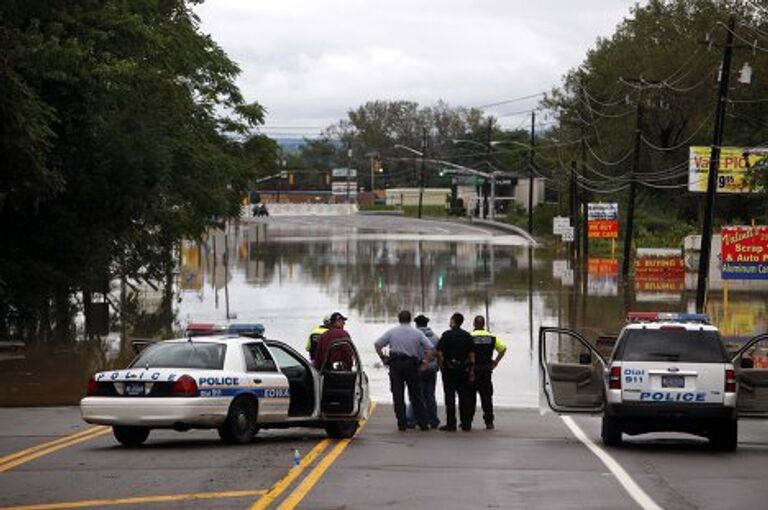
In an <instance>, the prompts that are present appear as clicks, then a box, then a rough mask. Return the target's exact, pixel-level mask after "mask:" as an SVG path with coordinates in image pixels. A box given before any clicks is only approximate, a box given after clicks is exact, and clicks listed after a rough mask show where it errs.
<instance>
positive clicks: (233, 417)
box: [219, 397, 258, 444]
mask: <svg viewBox="0 0 768 510" xmlns="http://www.w3.org/2000/svg"><path fill="white" fill-rule="evenodd" d="M257 431H258V429H257V428H256V407H255V406H254V405H253V404H252V403H251V402H250V401H249V400H248V399H247V398H243V397H240V398H236V399H235V400H234V401H233V402H232V404H230V406H229V413H227V419H226V420H225V421H224V424H223V425H222V426H221V427H219V437H220V438H221V440H222V442H224V443H225V444H244V443H250V442H251V441H252V440H253V436H254V435H256V432H257Z"/></svg>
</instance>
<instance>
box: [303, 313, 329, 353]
mask: <svg viewBox="0 0 768 510" xmlns="http://www.w3.org/2000/svg"><path fill="white" fill-rule="evenodd" d="M330 326H331V317H330V316H328V315H326V316H325V317H323V323H322V324H320V325H319V326H316V327H315V328H314V329H313V330H312V331H310V333H309V337H307V345H306V346H305V349H306V350H307V352H308V353H309V359H311V360H312V361H315V354H316V353H317V341H318V340H320V337H321V336H323V333H325V332H326V331H328V329H329V328H330Z"/></svg>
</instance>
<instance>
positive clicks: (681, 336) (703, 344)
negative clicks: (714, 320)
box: [615, 329, 728, 363]
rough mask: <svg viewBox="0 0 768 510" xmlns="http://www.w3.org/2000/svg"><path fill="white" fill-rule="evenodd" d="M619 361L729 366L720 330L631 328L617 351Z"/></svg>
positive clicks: (620, 342)
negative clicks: (719, 364)
mask: <svg viewBox="0 0 768 510" xmlns="http://www.w3.org/2000/svg"><path fill="white" fill-rule="evenodd" d="M615 359H616V360H619V361H677V362H684V363H725V362H727V361H728V357H727V354H726V352H725V347H724V346H723V342H722V340H721V339H720V334H719V333H718V332H717V331H688V330H685V329H628V330H626V331H625V332H624V334H623V335H622V337H621V338H620V339H619V345H618V347H617V349H616V357H615Z"/></svg>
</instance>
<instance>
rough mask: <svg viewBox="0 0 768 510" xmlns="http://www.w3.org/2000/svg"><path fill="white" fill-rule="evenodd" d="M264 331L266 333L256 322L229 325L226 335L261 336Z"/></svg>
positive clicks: (262, 326)
mask: <svg viewBox="0 0 768 510" xmlns="http://www.w3.org/2000/svg"><path fill="white" fill-rule="evenodd" d="M264 331H266V329H265V328H264V325H263V324H261V323H258V322H253V323H241V324H230V325H229V328H227V333H229V334H230V335H254V336H262V335H263V334H264Z"/></svg>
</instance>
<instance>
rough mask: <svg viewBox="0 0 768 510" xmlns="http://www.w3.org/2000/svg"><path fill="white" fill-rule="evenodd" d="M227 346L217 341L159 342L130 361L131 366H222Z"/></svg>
mask: <svg viewBox="0 0 768 510" xmlns="http://www.w3.org/2000/svg"><path fill="white" fill-rule="evenodd" d="M226 352H227V346H226V345H224V344H217V343H204V342H184V343H181V342H179V343H160V344H155V345H152V346H150V347H147V348H146V349H144V350H143V351H141V354H139V357H138V358H136V359H135V360H134V362H133V363H131V367H132V368H134V367H135V368H145V367H146V368H202V369H213V370H220V369H221V368H223V367H224V353H226Z"/></svg>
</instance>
